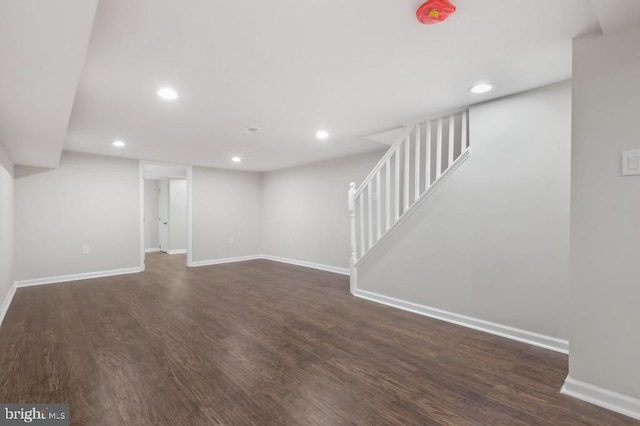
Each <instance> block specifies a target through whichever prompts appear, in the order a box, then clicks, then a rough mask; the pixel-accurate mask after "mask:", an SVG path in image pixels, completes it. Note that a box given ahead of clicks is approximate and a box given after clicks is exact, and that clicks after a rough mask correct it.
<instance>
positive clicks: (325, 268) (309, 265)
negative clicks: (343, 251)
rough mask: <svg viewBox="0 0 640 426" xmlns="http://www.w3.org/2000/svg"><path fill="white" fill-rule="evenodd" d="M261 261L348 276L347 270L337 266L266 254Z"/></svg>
mask: <svg viewBox="0 0 640 426" xmlns="http://www.w3.org/2000/svg"><path fill="white" fill-rule="evenodd" d="M262 258H263V259H266V260H271V261H274V262H280V263H288V264H290V265H297V266H304V267H306V268H312V269H319V270H321V271H327V272H333V273H335V274H341V275H349V274H350V271H349V268H340V267H338V266H330V265H322V264H320V263H313V262H307V261H304V260H296V259H287V258H284V257H277V256H270V255H267V254H263V255H262Z"/></svg>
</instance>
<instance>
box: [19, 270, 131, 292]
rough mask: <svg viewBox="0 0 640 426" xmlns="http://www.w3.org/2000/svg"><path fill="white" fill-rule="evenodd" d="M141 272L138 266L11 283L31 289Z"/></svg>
mask: <svg viewBox="0 0 640 426" xmlns="http://www.w3.org/2000/svg"><path fill="white" fill-rule="evenodd" d="M138 272H141V269H140V267H139V266H136V267H135V268H125V269H112V270H109V271H99V272H85V273H82V274H73V275H60V276H57V277H46V278H36V279H33V280H23V281H16V282H15V283H13V284H14V285H15V286H16V287H31V286H34V285H44V284H56V283H64V282H68V281H79V280H88V279H91V278H103V277H112V276H115V275H126V274H135V273H138Z"/></svg>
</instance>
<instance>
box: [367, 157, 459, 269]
mask: <svg viewBox="0 0 640 426" xmlns="http://www.w3.org/2000/svg"><path fill="white" fill-rule="evenodd" d="M470 152H471V147H467V150H466V151H465V152H463V153H462V154H460V156H458V158H457V159H456V161H454V163H453V164H452V165H451V167H449V168H448V169H447V170H446V171H445V172H444V173H443V174H442V175H440V177H439V178H438V180H437V181H436V182H435V183H434V184H433V185H431V186H430V187H429V189H427V191H426V192H425V193H424V194H422V196H421V197H420V199H419V200H418V201H416V202H415V203H413V205H412V206H411V207H410V208H409V210H407V211H406V212H404V213H403V214H402V216H400V217H399V218H398V220H396V221H395V222H394V223H393V225H391V228H389V230H388V231H387V232H385V233H384V235H382V238H380V239H379V240H377V241H376V242H375V243H374V244H373V246H372V247H371V248H369V250H367V252H366V253H365V254H364V255H363V256H361V257H360V258H359V259H358V260H357V261H356V264H355V266H358V265H359V264H360V263H361V262H362V261H364V260H366V259H367V258H368V257H369V256H371V254H372V253H374V252H375V251H376V250H377V249H378V248H380V247H381V246H382V243H383V242H385V241H386V240H387V239H388V238H389V237H390V236H391V235H393V234H394V231H395V230H396V229H398V228H399V227H400V225H402V224H403V223H404V222H405V221H406V220H407V219H409V217H411V215H413V213H415V211H416V210H418V207H419V206H420V205H421V204H422V203H424V202H425V201H426V200H427V199H428V198H429V197H430V196H431V195H433V193H434V192H435V191H436V190H437V189H438V188H439V187H440V185H442V184H443V183H444V181H446V180H447V179H448V178H449V177H450V176H451V175H452V174H453V172H455V171H456V170H457V169H458V167H460V166H461V165H462V163H464V162H465V161H466V160H467V158H469V154H470Z"/></svg>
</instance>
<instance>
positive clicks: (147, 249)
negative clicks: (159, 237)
mask: <svg viewBox="0 0 640 426" xmlns="http://www.w3.org/2000/svg"><path fill="white" fill-rule="evenodd" d="M158 251H160V247H153V248H146V249H144V252H145V253H155V252H158Z"/></svg>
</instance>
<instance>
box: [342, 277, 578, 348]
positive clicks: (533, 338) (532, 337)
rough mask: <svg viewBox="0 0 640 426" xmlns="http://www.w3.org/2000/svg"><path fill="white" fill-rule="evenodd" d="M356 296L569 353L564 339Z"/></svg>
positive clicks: (377, 296)
mask: <svg viewBox="0 0 640 426" xmlns="http://www.w3.org/2000/svg"><path fill="white" fill-rule="evenodd" d="M354 296H356V297H360V298H362V299H366V300H370V301H372V302H377V303H381V304H383V305H387V306H392V307H394V308H398V309H402V310H403V311H409V312H413V313H415V314H419V315H424V316H427V317H431V318H436V319H439V320H442V321H446V322H450V323H453V324H457V325H461V326H463V327H468V328H472V329H474V330H479V331H484V332H485V333H489V334H494V335H496V336H501V337H506V338H507V339H511V340H517V341H518V342H523V343H528V344H530V345H534V346H539V347H541V348H545V349H550V350H552V351H556V352H561V353H564V354H568V353H569V342H568V341H566V340H563V339H558V338H555V337H550V336H545V335H543V334H538V333H534V332H531V331H526V330H521V329H519V328H514V327H509V326H506V325H502V324H496V323H494V322H489V321H485V320H481V319H477V318H473V317H468V316H466V315H460V314H456V313H453V312H448V311H444V310H442V309H437V308H431V307H429V306H424V305H419V304H417V303H413V302H407V301H405V300H400V299H396V298H394V297H389V296H383V295H381V294H377V293H373V292H370V291H366V290H358V289H356V291H355V292H354Z"/></svg>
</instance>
